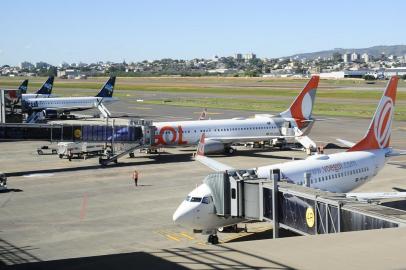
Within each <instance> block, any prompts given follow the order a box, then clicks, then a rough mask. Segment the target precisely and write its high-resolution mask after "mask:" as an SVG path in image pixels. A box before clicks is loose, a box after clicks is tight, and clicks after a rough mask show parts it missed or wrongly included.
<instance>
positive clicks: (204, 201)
mask: <svg viewBox="0 0 406 270" xmlns="http://www.w3.org/2000/svg"><path fill="white" fill-rule="evenodd" d="M397 83H398V78H397V77H392V78H391V79H390V81H389V83H388V85H387V88H386V90H385V93H384V94H383V96H382V98H381V100H380V102H379V105H378V107H377V109H376V112H375V115H374V117H373V118H372V121H371V124H370V126H369V128H368V131H367V133H366V135H365V136H364V138H363V139H362V140H360V141H359V142H358V143H356V144H351V145H352V146H351V148H350V149H348V150H347V151H346V152H342V153H335V154H331V155H324V154H316V155H313V156H310V157H308V158H307V159H305V160H298V161H291V162H286V163H280V164H275V165H269V166H263V167H258V168H255V169H252V170H251V171H252V172H254V173H255V174H256V175H257V176H258V177H259V178H267V179H269V178H270V175H269V174H270V170H272V169H280V172H281V178H282V179H285V180H287V181H288V182H291V183H295V184H298V185H302V184H304V182H305V179H304V175H305V173H310V187H311V188H315V189H321V190H326V191H330V192H342V193H346V192H349V191H351V190H353V189H355V188H357V187H359V186H360V185H362V184H364V183H366V182H367V181H369V180H371V179H372V178H373V177H374V176H376V175H377V174H378V172H379V171H380V170H381V169H382V167H383V166H384V164H385V163H386V162H387V160H388V159H389V158H390V157H392V156H398V155H403V154H406V153H404V152H403V153H402V152H396V151H394V150H393V149H392V148H391V147H389V143H390V136H391V126H392V120H393V115H394V107H395V99H396V90H397ZM204 147H205V138H204V135H203V136H202V137H201V140H200V144H199V147H198V152H197V154H198V155H197V157H196V159H197V160H199V161H200V162H202V163H203V164H205V165H207V166H209V167H210V168H212V169H214V170H217V171H229V172H232V171H235V169H234V168H232V167H229V166H227V165H225V164H222V163H220V162H217V161H215V160H213V159H210V158H208V157H205V156H204ZM346 196H347V197H355V198H359V199H360V200H374V199H379V198H388V197H390V198H394V197H406V192H391V193H387V192H375V193H368V194H362V193H347V194H346ZM213 209H214V201H213V197H212V193H211V190H210V188H209V186H208V185H206V184H202V185H200V186H198V187H197V188H196V189H194V190H193V191H192V192H190V193H189V195H188V197H187V199H186V200H185V201H183V202H182V203H181V205H180V206H179V207H178V209H177V210H176V212H175V213H174V215H173V220H174V221H175V222H177V223H179V224H183V225H186V226H190V227H192V228H194V229H200V230H202V231H203V232H205V233H208V234H210V236H209V239H211V241H212V242H214V243H215V242H217V241H218V238H217V236H216V235H215V234H216V229H217V228H219V227H225V226H230V225H233V224H236V223H239V222H241V219H240V220H238V219H233V218H224V217H219V216H217V215H216V213H215V211H213Z"/></svg>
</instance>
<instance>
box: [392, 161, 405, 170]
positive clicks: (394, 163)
mask: <svg viewBox="0 0 406 270" xmlns="http://www.w3.org/2000/svg"><path fill="white" fill-rule="evenodd" d="M388 164H390V165H393V166H396V167H397V168H399V169H406V164H403V163H401V162H399V163H398V162H388Z"/></svg>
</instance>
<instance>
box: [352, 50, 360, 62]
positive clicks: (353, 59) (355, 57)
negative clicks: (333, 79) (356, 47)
mask: <svg viewBox="0 0 406 270" xmlns="http://www.w3.org/2000/svg"><path fill="white" fill-rule="evenodd" d="M359 58H360V56H359V54H358V53H356V52H353V53H352V54H351V62H357V61H359Z"/></svg>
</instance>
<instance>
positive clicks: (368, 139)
mask: <svg viewBox="0 0 406 270" xmlns="http://www.w3.org/2000/svg"><path fill="white" fill-rule="evenodd" d="M398 80H399V78H398V77H396V76H395V77H392V78H391V79H390V81H389V82H388V85H387V87H386V90H385V93H384V94H383V96H382V98H381V100H380V102H379V105H378V108H377V109H376V111H375V114H374V118H373V119H372V121H371V124H370V126H369V128H368V131H367V134H366V135H365V137H364V138H363V139H362V140H361V141H359V142H358V143H357V144H355V145H354V146H353V147H351V148H350V149H349V150H348V151H363V150H373V149H383V148H387V147H389V143H390V136H391V131H392V121H393V115H394V111H395V101H396V90H397V85H398Z"/></svg>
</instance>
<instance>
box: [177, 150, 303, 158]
mask: <svg viewBox="0 0 406 270" xmlns="http://www.w3.org/2000/svg"><path fill="white" fill-rule="evenodd" d="M179 151H180V152H187V153H194V152H196V149H191V150H189V149H181V150H179ZM290 151H295V152H301V151H299V150H277V151H272V150H269V149H244V150H238V151H237V152H236V153H235V154H232V155H228V154H223V153H220V154H210V155H207V156H208V157H230V156H242V157H255V158H265V159H284V160H292V157H289V156H282V155H275V154H268V153H270V152H273V153H275V152H278V153H279V152H290ZM301 159H304V158H297V157H295V160H301Z"/></svg>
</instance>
